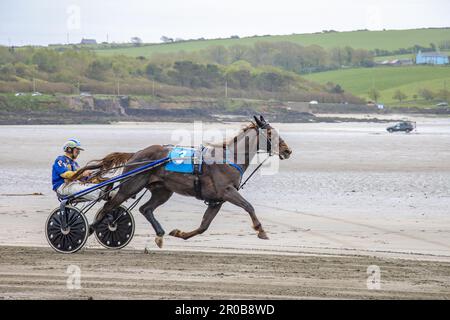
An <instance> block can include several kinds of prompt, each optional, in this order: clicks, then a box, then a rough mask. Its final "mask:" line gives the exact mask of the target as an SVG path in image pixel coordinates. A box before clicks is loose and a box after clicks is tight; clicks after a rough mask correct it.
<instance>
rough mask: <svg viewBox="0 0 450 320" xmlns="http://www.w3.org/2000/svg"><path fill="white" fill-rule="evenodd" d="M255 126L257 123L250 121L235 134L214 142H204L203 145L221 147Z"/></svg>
mask: <svg viewBox="0 0 450 320" xmlns="http://www.w3.org/2000/svg"><path fill="white" fill-rule="evenodd" d="M256 127H257V125H256V124H255V123H253V122H250V123H249V124H246V125H244V126H242V127H241V129H240V130H239V132H238V133H237V135H236V136H234V137H231V138H229V139H224V140H223V141H222V142H216V143H212V142H205V145H206V146H209V147H213V148H223V147H225V146H227V145H229V144H231V143H232V142H233V141H234V139H235V138H236V137H240V136H242V135H244V134H245V133H246V132H247V131H248V130H250V129H254V128H256Z"/></svg>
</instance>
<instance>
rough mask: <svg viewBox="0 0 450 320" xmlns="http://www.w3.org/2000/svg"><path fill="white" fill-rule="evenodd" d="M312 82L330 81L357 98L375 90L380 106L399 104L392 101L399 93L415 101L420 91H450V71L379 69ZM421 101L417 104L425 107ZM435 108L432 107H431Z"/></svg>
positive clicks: (332, 75)
mask: <svg viewBox="0 0 450 320" xmlns="http://www.w3.org/2000/svg"><path fill="white" fill-rule="evenodd" d="M306 78H307V79H308V80H312V81H317V82H319V83H323V84H324V83H327V82H328V81H331V82H334V83H336V84H339V85H341V86H342V87H343V88H344V90H346V91H349V92H351V93H353V94H355V95H357V96H360V97H363V98H368V94H367V92H368V91H369V90H370V89H371V88H372V87H373V86H374V87H375V88H376V89H377V90H379V91H380V93H381V98H380V99H379V101H380V102H383V103H386V104H392V103H397V101H396V100H395V99H393V98H392V96H393V95H394V93H395V91H397V90H401V91H402V92H404V93H405V94H406V95H407V96H408V99H407V100H411V99H412V98H413V96H414V95H415V94H417V93H418V90H420V89H424V88H426V89H430V90H432V91H434V92H438V91H439V90H442V89H444V87H445V85H447V89H450V67H448V66H447V67H444V66H443V67H437V66H436V67H434V66H410V67H409V66H408V67H377V68H361V69H347V70H335V71H329V72H320V73H314V74H310V75H308V76H306ZM424 103H425V102H424V101H417V104H424ZM430 104H431V103H430Z"/></svg>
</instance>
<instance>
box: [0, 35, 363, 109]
mask: <svg viewBox="0 0 450 320" xmlns="http://www.w3.org/2000/svg"><path fill="white" fill-rule="evenodd" d="M286 46H287V45H286V44H281V47H283V48H284V47H286ZM255 47H256V48H259V49H258V50H257V51H258V53H256V52H253V53H252V54H251V55H250V56H252V57H254V59H258V61H259V63H253V64H252V63H251V62H250V61H247V60H245V57H246V56H247V54H250V51H249V52H247V50H246V49H245V48H240V49H239V48H236V47H232V48H230V49H226V51H223V50H222V49H223V48H217V47H213V48H209V49H208V50H204V51H202V52H199V53H197V54H198V55H197V56H194V55H195V54H194V53H192V54H189V55H187V54H186V55H185V54H175V55H167V56H165V57H163V56H161V55H158V56H155V57H152V58H144V57H137V58H134V57H130V56H123V55H120V56H119V55H116V56H102V55H98V54H95V53H94V52H93V51H90V50H88V49H66V50H63V51H56V50H54V49H51V48H42V47H22V48H15V49H13V48H7V47H0V91H1V92H12V91H21V90H23V91H28V90H27V89H26V88H30V85H31V82H32V81H33V83H34V82H35V80H38V81H39V82H38V83H39V86H40V87H41V88H45V89H44V90H43V91H46V92H62V93H77V92H80V91H90V92H92V93H105V94H111V93H116V92H117V93H119V87H120V88H121V90H120V92H121V93H123V94H149V93H154V90H155V88H156V91H158V89H160V88H164V90H165V92H166V94H167V95H177V94H181V95H194V94H198V90H203V93H204V94H207V95H208V94H211V95H214V94H215V95H222V94H223V92H224V91H226V90H227V89H228V91H229V93H230V94H235V95H237V96H238V97H249V98H253V97H267V96H269V97H270V94H272V96H273V97H275V96H276V95H274V94H279V95H278V96H286V97H290V98H292V99H293V100H298V101H303V100H304V99H317V100H320V101H330V102H360V99H359V98H356V97H354V96H352V95H351V94H349V93H346V92H344V91H343V90H342V88H340V87H339V86H337V85H334V84H328V85H326V86H322V85H319V84H316V83H312V82H310V81H307V80H305V79H304V78H302V77H301V76H300V75H299V74H298V73H297V72H294V70H295V69H292V68H291V65H292V67H293V68H295V66H294V65H293V64H294V63H297V62H295V61H294V60H295V59H292V60H290V59H288V57H287V55H285V56H284V57H282V56H280V55H274V53H273V52H272V51H273V50H275V49H274V48H276V47H277V46H273V45H272V44H271V45H266V44H257V45H255ZM271 48H272V49H271ZM290 48H291V49H295V48H297V47H295V46H294V47H290ZM297 49H298V48H297ZM316 49H317V50H320V49H318V48H307V49H306V50H307V52H309V58H306V57H304V58H303V60H301V65H303V66H311V65H313V63H312V62H308V61H309V59H311V60H313V56H314V55H315V54H316V52H315V50H316ZM239 50H241V51H240V52H241V54H242V55H240V53H239V52H238V51H239ZM260 50H261V51H260ZM308 50H309V51H308ZM264 51H265V52H266V53H264ZM278 53H280V51H278ZM203 55H207V56H208V58H207V59H206V58H205V59H203V58H202V57H203ZM271 57H272V58H275V57H276V59H277V63H272V62H271V60H270V59H272V58H271ZM317 58H319V59H320V57H316V58H315V59H317ZM283 59H284V60H283ZM282 66H284V67H282ZM182 88H186V89H182ZM41 90H42V89H41ZM116 90H117V91H116ZM195 90H197V92H196V93H195V92H194V91H195ZM233 90H234V91H233ZM162 91H163V90H159V92H162ZM302 99H303V100H302Z"/></svg>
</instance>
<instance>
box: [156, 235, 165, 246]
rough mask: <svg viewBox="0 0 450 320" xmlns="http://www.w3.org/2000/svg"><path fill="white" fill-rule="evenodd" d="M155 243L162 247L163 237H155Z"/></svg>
mask: <svg viewBox="0 0 450 320" xmlns="http://www.w3.org/2000/svg"><path fill="white" fill-rule="evenodd" d="M155 243H156V245H157V246H158V248H162V247H163V237H159V236H157V237H155Z"/></svg>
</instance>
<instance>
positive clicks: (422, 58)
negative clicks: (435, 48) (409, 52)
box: [416, 51, 448, 65]
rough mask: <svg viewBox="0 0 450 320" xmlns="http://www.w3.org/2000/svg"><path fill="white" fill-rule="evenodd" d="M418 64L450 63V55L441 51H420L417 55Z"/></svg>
mask: <svg viewBox="0 0 450 320" xmlns="http://www.w3.org/2000/svg"><path fill="white" fill-rule="evenodd" d="M416 64H437V65H443V64H448V56H447V55H446V54H442V53H439V52H425V53H422V52H421V51H419V53H418V54H417V56H416Z"/></svg>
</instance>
